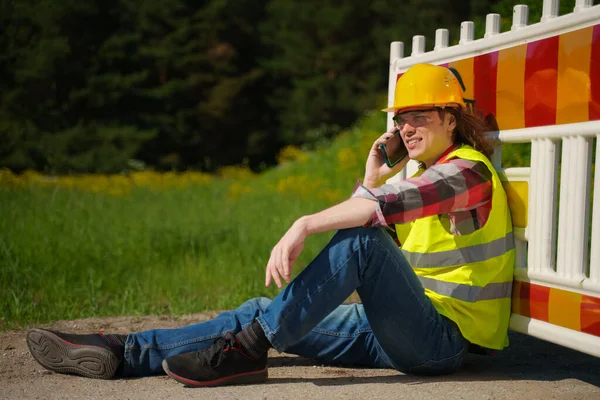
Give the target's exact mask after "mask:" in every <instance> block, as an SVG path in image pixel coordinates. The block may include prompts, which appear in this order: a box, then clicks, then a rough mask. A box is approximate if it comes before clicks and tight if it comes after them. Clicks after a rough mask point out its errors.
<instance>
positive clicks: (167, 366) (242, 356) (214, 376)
mask: <svg viewBox="0 0 600 400" xmlns="http://www.w3.org/2000/svg"><path fill="white" fill-rule="evenodd" d="M162 367H163V369H164V370H165V372H166V373H167V375H169V376H170V377H171V378H173V379H175V380H176V381H178V382H181V383H183V384H185V385H188V386H200V387H206V386H221V385H235V384H251V383H260V382H264V381H266V380H267V377H268V371H267V353H265V354H264V355H263V356H261V357H259V358H252V357H250V356H249V355H248V354H246V352H244V349H243V347H242V346H241V345H240V344H239V342H238V341H237V340H236V339H235V337H234V336H233V335H231V334H230V333H228V334H227V335H225V337H223V338H221V339H219V340H217V341H216V342H215V343H214V344H213V345H212V346H210V347H208V348H206V349H204V350H200V351H197V352H192V353H184V354H179V355H176V356H172V357H169V358H167V359H165V360H163V362H162Z"/></svg>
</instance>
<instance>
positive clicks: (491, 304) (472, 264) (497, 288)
mask: <svg viewBox="0 0 600 400" xmlns="http://www.w3.org/2000/svg"><path fill="white" fill-rule="evenodd" d="M451 158H462V159H467V160H472V161H481V162H483V163H484V164H485V165H486V166H487V167H488V169H489V170H490V171H491V172H492V185H493V194H492V208H491V211H490V215H489V217H488V220H487V222H486V223H485V225H484V226H482V227H481V228H479V229H478V230H476V231H475V232H473V233H471V234H468V235H462V236H456V235H453V234H452V233H450V232H449V231H448V229H447V228H445V227H444V225H443V224H442V222H440V219H443V218H447V215H435V216H431V217H425V218H420V219H417V220H415V221H412V222H410V223H406V224H398V225H396V232H397V234H398V239H399V240H400V243H401V250H402V252H403V253H404V256H405V257H406V258H407V260H408V262H409V263H410V264H411V266H412V267H413V269H414V271H415V273H416V274H417V276H418V277H419V279H420V281H421V283H422V284H423V287H424V288H425V294H426V295H427V296H428V297H429V298H430V299H431V301H432V302H433V305H434V306H435V308H436V309H437V311H438V312H439V313H440V314H442V315H444V316H446V317H448V318H450V319H451V320H453V321H454V322H455V323H456V324H457V325H458V327H459V328H460V330H461V332H462V334H463V336H464V337H465V338H466V339H467V340H468V341H470V342H471V343H474V344H477V345H480V346H483V347H486V348H489V349H498V350H500V349H503V348H504V347H506V346H507V345H508V320H509V317H510V303H511V291H512V279H513V268H514V257H515V250H514V240H513V233H512V230H513V229H512V222H511V217H510V211H509V209H508V205H507V201H506V193H505V192H504V189H503V187H502V183H501V182H500V179H499V178H498V174H497V172H496V171H495V169H494V167H493V166H492V164H491V163H490V161H489V160H488V159H487V157H485V156H484V155H483V154H481V153H480V152H478V151H476V150H474V149H473V148H472V147H471V146H468V145H462V146H461V147H460V148H458V149H456V150H454V151H452V152H451V153H450V154H448V156H446V160H448V159H451ZM422 172H423V171H419V172H418V173H417V174H416V175H415V176H418V175H420V174H421V173H422ZM446 226H447V225H446Z"/></svg>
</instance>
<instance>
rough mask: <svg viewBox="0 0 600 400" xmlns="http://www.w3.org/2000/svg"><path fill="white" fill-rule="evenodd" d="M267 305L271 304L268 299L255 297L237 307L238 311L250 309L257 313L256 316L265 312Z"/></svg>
mask: <svg viewBox="0 0 600 400" xmlns="http://www.w3.org/2000/svg"><path fill="white" fill-rule="evenodd" d="M269 304H271V299H268V298H266V297H255V298H253V299H250V300H247V301H245V302H244V303H242V305H241V306H239V308H238V310H239V309H247V308H250V309H252V310H255V311H258V313H257V316H258V315H260V314H262V313H264V312H265V311H266V310H267V307H269Z"/></svg>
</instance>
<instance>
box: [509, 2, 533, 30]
mask: <svg viewBox="0 0 600 400" xmlns="http://www.w3.org/2000/svg"><path fill="white" fill-rule="evenodd" d="M528 21H529V7H527V6H525V5H523V4H519V5H518V6H515V7H514V8H513V21H512V27H511V28H510V30H511V31H515V30H517V29H521V28H524V27H526V26H527V22H528Z"/></svg>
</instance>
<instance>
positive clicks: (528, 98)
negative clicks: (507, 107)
mask: <svg viewBox="0 0 600 400" xmlns="http://www.w3.org/2000/svg"><path fill="white" fill-rule="evenodd" d="M558 40H559V36H553V37H549V38H547V39H542V40H537V41H535V42H531V43H529V44H528V45H527V56H526V57H527V61H526V62H525V126H526V127H531V126H543V125H554V124H556V92H557V69H558Z"/></svg>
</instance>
